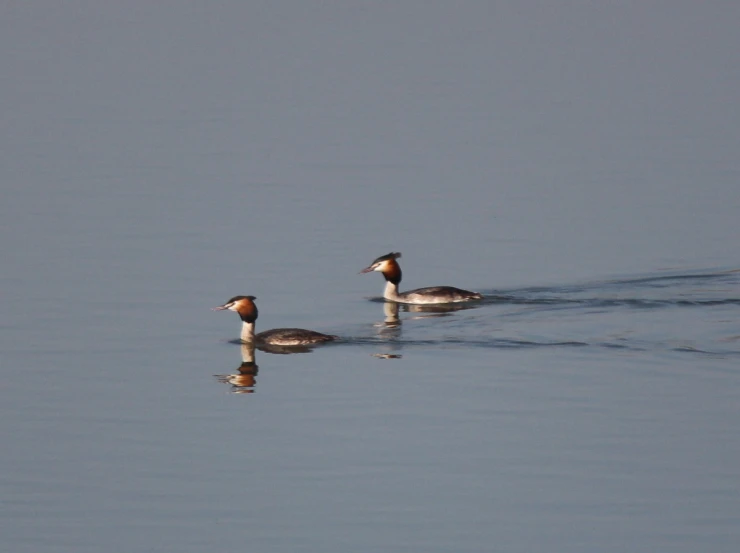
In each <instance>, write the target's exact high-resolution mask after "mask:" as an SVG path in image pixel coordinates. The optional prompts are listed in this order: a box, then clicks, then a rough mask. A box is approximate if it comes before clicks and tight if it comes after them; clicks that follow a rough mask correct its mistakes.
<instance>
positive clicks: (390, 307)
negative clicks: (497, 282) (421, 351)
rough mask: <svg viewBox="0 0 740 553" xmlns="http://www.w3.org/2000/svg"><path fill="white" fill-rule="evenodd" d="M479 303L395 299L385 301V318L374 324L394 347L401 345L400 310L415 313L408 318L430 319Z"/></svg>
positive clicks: (391, 355)
mask: <svg viewBox="0 0 740 553" xmlns="http://www.w3.org/2000/svg"><path fill="white" fill-rule="evenodd" d="M478 306H479V304H478V303H467V304H466V303H448V304H426V305H415V304H408V303H403V304H401V303H397V302H395V301H384V302H383V320H382V321H380V322H377V323H375V324H374V325H373V326H375V328H377V329H378V331H377V332H378V336H379V337H381V338H383V339H384V340H386V341H387V345H388V346H390V347H393V348H394V349H396V348H399V347H401V345H400V344H399V343H398V338H399V337H400V336H401V326H402V324H403V319H401V317H400V316H399V312H401V311H403V312H405V313H414V315H413V316H410V317H406V320H410V321H413V320H419V319H428V318H431V317H449V316H450V315H451V314H452V313H453V312H454V311H462V310H465V309H475V308H476V307H478ZM372 355H373V357H377V358H379V359H401V358H402V355H400V354H397V353H389V352H382V353H373V354H372Z"/></svg>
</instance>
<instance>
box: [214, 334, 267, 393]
mask: <svg viewBox="0 0 740 553" xmlns="http://www.w3.org/2000/svg"><path fill="white" fill-rule="evenodd" d="M241 350H242V364H241V365H239V366H238V367H237V369H236V370H237V372H236V373H235V374H217V375H214V376H215V377H216V379H217V380H218V381H219V382H223V383H224V384H231V392H232V393H234V394H253V393H254V389H255V387H256V386H257V373H258V372H259V367H258V366H257V363H255V362H254V344H246V343H244V344H242V345H241Z"/></svg>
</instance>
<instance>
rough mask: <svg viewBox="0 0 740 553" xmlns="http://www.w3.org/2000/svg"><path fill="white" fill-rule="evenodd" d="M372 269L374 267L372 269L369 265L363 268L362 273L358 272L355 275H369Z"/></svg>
mask: <svg viewBox="0 0 740 553" xmlns="http://www.w3.org/2000/svg"><path fill="white" fill-rule="evenodd" d="M373 269H374V267H373V266H372V265H370V266H369V267H365V268H364V269H363V270H362V271H360V272H359V273H357V274H358V275H364V274H365V273H370V272H372V271H373Z"/></svg>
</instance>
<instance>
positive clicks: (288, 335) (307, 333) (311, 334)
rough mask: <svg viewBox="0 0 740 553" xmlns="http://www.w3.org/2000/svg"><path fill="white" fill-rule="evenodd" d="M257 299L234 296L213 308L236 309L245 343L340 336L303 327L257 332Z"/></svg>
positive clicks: (321, 340) (298, 343) (317, 340)
mask: <svg viewBox="0 0 740 553" xmlns="http://www.w3.org/2000/svg"><path fill="white" fill-rule="evenodd" d="M256 299H257V298H256V297H254V296H234V297H233V298H231V299H230V300H229V301H227V302H226V303H224V304H223V305H219V306H218V307H214V308H213V310H214V311H223V310H229V311H235V312H236V313H237V314H238V315H239V317H241V320H242V332H241V336H240V338H241V341H242V342H244V343H254V344H256V345H272V346H287V347H290V346H306V345H310V344H321V343H324V342H332V341H334V340H337V339H338V338H339V337H338V336H333V335H331V334H322V333H321V332H315V331H313V330H305V329H303V328H274V329H272V330H265V331H264V332H260V333H259V334H255V333H254V323H255V321H256V320H257V315H258V312H257V305H256V304H255V303H254V300H256Z"/></svg>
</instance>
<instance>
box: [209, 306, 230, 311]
mask: <svg viewBox="0 0 740 553" xmlns="http://www.w3.org/2000/svg"><path fill="white" fill-rule="evenodd" d="M224 309H228V307H226V306H225V305H219V306H218V307H211V311H223V310H224Z"/></svg>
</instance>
